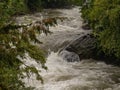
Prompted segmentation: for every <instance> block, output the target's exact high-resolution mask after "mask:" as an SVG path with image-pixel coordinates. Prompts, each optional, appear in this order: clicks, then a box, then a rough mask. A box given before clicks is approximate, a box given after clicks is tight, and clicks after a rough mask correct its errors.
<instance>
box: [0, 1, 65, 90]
mask: <svg viewBox="0 0 120 90" xmlns="http://www.w3.org/2000/svg"><path fill="white" fill-rule="evenodd" d="M14 5H15V6H16V7H14ZM24 5H26V4H25V2H24V0H2V1H0V90H26V89H27V90H31V89H30V87H28V88H26V87H25V85H24V83H23V82H22V81H21V80H20V79H22V78H25V77H29V74H30V73H35V74H36V79H38V80H41V82H43V80H42V78H41V76H40V74H39V72H38V70H37V69H36V68H35V67H33V66H28V65H25V63H24V62H22V61H21V60H20V58H21V59H23V58H25V53H28V54H29V56H30V57H31V58H33V59H34V60H35V61H36V62H37V63H39V64H41V66H42V68H44V69H47V67H46V66H45V62H46V60H45V58H44V54H43V52H42V51H41V49H40V48H39V47H37V44H39V43H41V42H40V41H39V40H38V39H37V35H38V34H41V33H42V32H43V33H45V34H46V35H47V34H48V33H50V31H49V27H50V26H53V25H56V24H57V23H56V22H57V19H60V20H62V19H63V18H58V17H57V18H48V19H43V20H42V21H36V22H35V23H30V24H28V25H22V24H21V25H17V24H15V23H14V19H13V16H14V15H15V14H16V13H21V12H22V11H24V10H23V9H21V8H23V7H21V6H24ZM24 7H26V6H24ZM31 42H33V43H31ZM18 57H19V58H18ZM21 65H24V68H21V67H20V66H21ZM23 73H26V75H24V74H23Z"/></svg>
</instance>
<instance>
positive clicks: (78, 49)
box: [61, 34, 96, 59]
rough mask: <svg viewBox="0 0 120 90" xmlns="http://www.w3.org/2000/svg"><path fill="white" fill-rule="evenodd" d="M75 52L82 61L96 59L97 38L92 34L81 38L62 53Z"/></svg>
mask: <svg viewBox="0 0 120 90" xmlns="http://www.w3.org/2000/svg"><path fill="white" fill-rule="evenodd" d="M64 50H66V51H68V52H74V53H76V54H77V55H79V57H80V59H88V58H94V57H95V56H96V55H95V54H96V38H95V37H94V36H93V35H91V34H86V35H83V36H80V37H79V38H78V39H77V40H75V41H73V42H72V43H71V44H69V45H68V46H67V47H65V48H64V49H63V50H61V52H62V51H64Z"/></svg>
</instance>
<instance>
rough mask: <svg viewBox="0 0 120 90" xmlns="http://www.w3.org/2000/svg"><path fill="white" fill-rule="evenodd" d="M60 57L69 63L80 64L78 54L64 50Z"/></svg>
mask: <svg viewBox="0 0 120 90" xmlns="http://www.w3.org/2000/svg"><path fill="white" fill-rule="evenodd" d="M59 55H60V56H61V57H62V58H63V59H64V60H66V61H68V62H79V61H80V58H79V56H78V54H76V53H74V52H69V51H66V50H63V51H61V52H60V53H59Z"/></svg>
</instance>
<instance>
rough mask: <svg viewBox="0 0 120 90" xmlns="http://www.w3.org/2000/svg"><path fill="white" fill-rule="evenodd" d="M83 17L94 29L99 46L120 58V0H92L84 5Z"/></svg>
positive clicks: (107, 52)
mask: <svg viewBox="0 0 120 90" xmlns="http://www.w3.org/2000/svg"><path fill="white" fill-rule="evenodd" d="M82 17H83V18H84V20H85V21H86V22H87V23H89V24H90V26H91V28H92V29H93V30H94V31H93V34H94V35H95V36H97V38H98V42H99V43H98V46H99V47H100V48H102V50H103V51H104V52H105V53H106V54H109V55H114V56H116V57H117V58H119V59H120V25H119V24H120V23H119V20H120V0H90V2H89V3H87V4H86V5H83V7H82Z"/></svg>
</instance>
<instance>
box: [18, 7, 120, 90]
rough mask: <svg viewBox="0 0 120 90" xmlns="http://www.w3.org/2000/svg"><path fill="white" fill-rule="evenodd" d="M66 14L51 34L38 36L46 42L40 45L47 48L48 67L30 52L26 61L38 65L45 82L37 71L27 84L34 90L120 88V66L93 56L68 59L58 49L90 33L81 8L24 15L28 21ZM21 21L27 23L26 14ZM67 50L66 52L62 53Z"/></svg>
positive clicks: (19, 19) (111, 89) (28, 63)
mask: <svg viewBox="0 0 120 90" xmlns="http://www.w3.org/2000/svg"><path fill="white" fill-rule="evenodd" d="M55 16H64V17H68V18H69V20H65V21H64V22H59V23H58V26H56V27H51V28H50V30H51V31H52V32H53V34H51V35H48V36H46V35H44V34H42V35H40V36H39V37H38V38H39V39H40V40H41V41H42V42H43V44H42V45H40V47H41V48H42V49H44V50H46V51H47V52H48V53H47V57H46V60H47V61H46V66H47V67H48V70H44V69H42V68H41V65H39V64H37V63H36V62H35V61H34V60H33V59H31V58H30V57H29V56H28V55H27V58H26V59H24V60H23V61H26V62H25V63H26V64H27V65H33V66H35V67H36V68H37V69H38V70H39V71H41V72H40V75H41V76H42V77H43V80H44V84H41V81H37V80H36V78H35V75H31V77H30V78H29V79H24V80H23V81H24V82H25V84H26V86H33V87H35V89H34V90H120V68H119V67H116V66H113V65H107V64H105V63H104V62H100V61H96V60H93V59H87V60H82V61H80V62H67V61H66V60H65V59H64V58H62V57H61V56H60V55H59V54H58V53H59V50H60V49H61V48H64V47H65V46H67V45H68V44H70V43H71V42H72V41H74V40H75V39H76V38H78V37H79V36H80V35H81V34H85V33H90V32H91V31H85V30H83V29H82V28H81V26H82V18H81V17H80V13H79V8H78V7H74V8H72V9H54V10H51V9H49V10H45V11H44V12H43V13H36V14H34V15H31V16H30V15H28V16H24V17H25V18H26V19H28V20H29V21H31V20H38V19H41V17H42V18H45V17H55ZM17 20H18V21H21V22H22V23H27V21H24V20H23V17H21V18H18V19H17ZM63 54H64V53H63Z"/></svg>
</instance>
